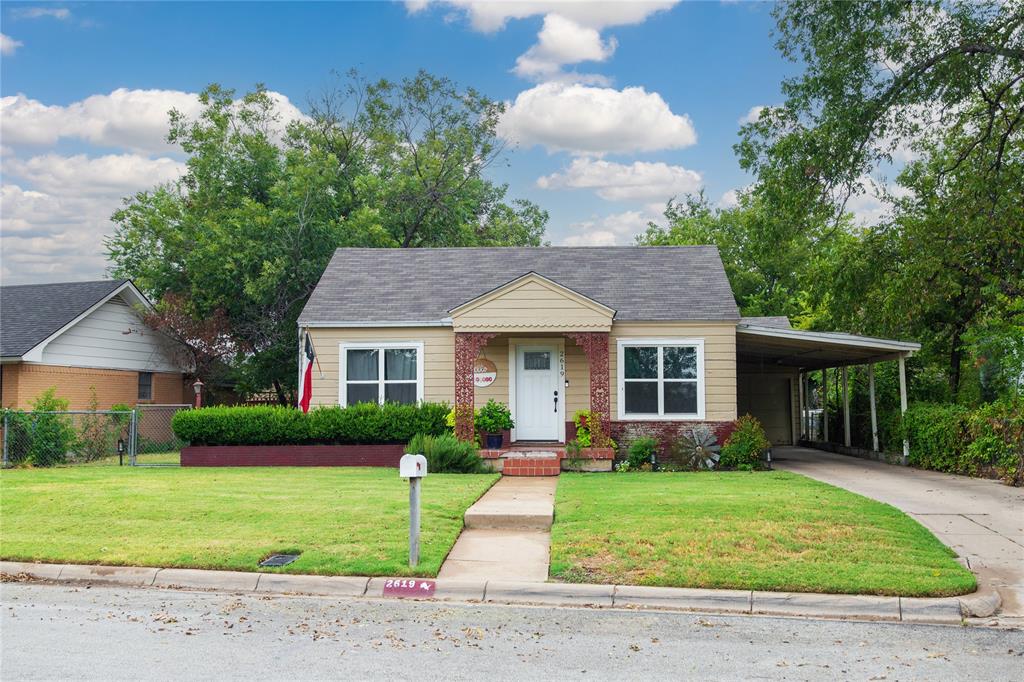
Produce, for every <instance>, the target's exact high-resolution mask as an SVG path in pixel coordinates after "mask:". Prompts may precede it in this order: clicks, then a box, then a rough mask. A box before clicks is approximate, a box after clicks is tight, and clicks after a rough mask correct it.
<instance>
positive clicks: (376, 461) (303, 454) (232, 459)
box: [181, 444, 405, 467]
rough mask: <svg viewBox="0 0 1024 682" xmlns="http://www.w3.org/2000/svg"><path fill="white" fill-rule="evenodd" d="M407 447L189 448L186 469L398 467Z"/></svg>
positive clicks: (183, 463) (185, 454)
mask: <svg viewBox="0 0 1024 682" xmlns="http://www.w3.org/2000/svg"><path fill="white" fill-rule="evenodd" d="M403 454H405V446H404V445H401V444H397V445H394V444H389V445H190V446H188V447H186V448H182V450H181V466H183V467H397V466H398V460H400V459H401V458H402V455H403Z"/></svg>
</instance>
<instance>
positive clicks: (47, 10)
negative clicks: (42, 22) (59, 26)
mask: <svg viewBox="0 0 1024 682" xmlns="http://www.w3.org/2000/svg"><path fill="white" fill-rule="evenodd" d="M11 15H12V16H13V17H15V18H16V19H43V18H47V17H48V18H52V19H59V20H61V21H65V20H67V19H70V18H71V10H69V9H66V8H64V7H19V8H17V9H15V10H13V11H12V12H11Z"/></svg>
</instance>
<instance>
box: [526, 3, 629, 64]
mask: <svg viewBox="0 0 1024 682" xmlns="http://www.w3.org/2000/svg"><path fill="white" fill-rule="evenodd" d="M617 44H618V43H617V42H616V40H615V38H610V39H608V40H607V41H602V40H601V34H600V32H598V30H597V29H594V28H590V27H586V26H581V25H579V24H577V23H576V22H574V21H572V20H570V19H566V18H565V17H563V16H561V15H559V14H549V15H547V16H546V17H544V27H543V28H542V29H541V31H540V33H538V34H537V44H536V45H534V46H533V47H531V48H530V49H529V50H527V51H526V53H524V54H522V55H520V56H519V58H518V59H517V60H516V67H515V69H513V71H514V72H515V73H516V75H518V76H521V77H523V78H530V79H533V80H548V79H551V78H556V77H558V76H559V74H560V72H561V69H562V66H564V65H566V64H577V63H579V62H586V61H593V62H603V61H605V60H606V59H608V58H609V57H611V56H612V54H614V52H615V48H616V46H617Z"/></svg>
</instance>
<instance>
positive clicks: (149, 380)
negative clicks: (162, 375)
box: [138, 372, 153, 400]
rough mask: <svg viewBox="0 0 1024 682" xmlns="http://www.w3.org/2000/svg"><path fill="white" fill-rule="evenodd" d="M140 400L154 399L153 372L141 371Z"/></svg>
mask: <svg viewBox="0 0 1024 682" xmlns="http://www.w3.org/2000/svg"><path fill="white" fill-rule="evenodd" d="M138 399H139V400H152V399H153V373H152V372H139V398H138Z"/></svg>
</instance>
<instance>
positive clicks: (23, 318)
mask: <svg viewBox="0 0 1024 682" xmlns="http://www.w3.org/2000/svg"><path fill="white" fill-rule="evenodd" d="M126 281H127V280H123V279H121V280H100V281H95V282H58V283H54V284H24V285H19V286H5V287H0V356H3V357H20V356H22V355H24V354H25V353H27V352H28V351H30V350H32V349H33V348H34V347H35V346H37V345H39V343H40V342H41V341H43V340H45V339H46V338H47V337H49V336H50V335H51V334H53V333H54V332H55V331H57V330H58V329H60V328H61V327H63V326H64V325H66V324H67V323H68V322H71V321H72V320H73V319H75V318H76V317H78V316H79V315H81V314H82V313H84V312H85V311H86V310H88V309H89V308H91V307H92V306H94V305H96V304H97V303H98V302H100V301H101V300H103V299H104V298H106V297H107V296H109V295H110V293H111V292H112V291H114V290H115V289H117V288H118V287H119V286H121V285H122V284H124V283H125V282H126Z"/></svg>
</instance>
